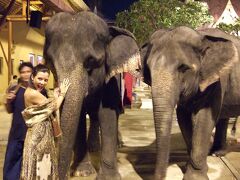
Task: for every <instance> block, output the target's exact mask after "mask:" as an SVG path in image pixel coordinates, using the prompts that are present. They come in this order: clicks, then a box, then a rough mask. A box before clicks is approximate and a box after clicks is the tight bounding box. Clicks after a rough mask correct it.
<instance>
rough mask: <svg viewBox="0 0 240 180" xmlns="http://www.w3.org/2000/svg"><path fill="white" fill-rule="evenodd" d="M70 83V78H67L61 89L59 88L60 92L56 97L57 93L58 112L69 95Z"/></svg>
mask: <svg viewBox="0 0 240 180" xmlns="http://www.w3.org/2000/svg"><path fill="white" fill-rule="evenodd" d="M70 84H71V83H70V82H69V79H68V78H65V79H63V82H62V83H61V84H60V87H59V90H58V93H57V94H58V95H56V92H55V95H54V96H55V97H56V96H58V97H57V109H56V110H58V109H59V108H60V106H61V104H62V102H63V100H64V97H65V94H66V93H67V90H68V88H69V86H70Z"/></svg>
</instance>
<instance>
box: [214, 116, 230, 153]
mask: <svg viewBox="0 0 240 180" xmlns="http://www.w3.org/2000/svg"><path fill="white" fill-rule="evenodd" d="M228 122H229V118H225V119H219V121H218V123H217V125H216V130H215V135H214V141H213V146H212V148H211V151H210V153H211V154H213V153H214V154H216V155H217V156H224V155H225V154H226V153H227V151H226V148H227V128H228Z"/></svg>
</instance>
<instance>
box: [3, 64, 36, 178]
mask: <svg viewBox="0 0 240 180" xmlns="http://www.w3.org/2000/svg"><path fill="white" fill-rule="evenodd" d="M32 69H33V66H32V64H31V63H30V62H23V63H22V64H21V65H20V66H19V68H18V71H19V74H20V77H19V80H20V81H19V84H17V85H15V86H14V87H10V88H8V90H7V92H6V102H5V107H6V110H7V112H8V113H13V119H12V125H11V128H10V132H9V137H8V145H7V150H6V154H5V161H4V166H3V180H17V179H20V172H21V164H22V154H23V145H24V139H25V135H26V132H27V127H26V124H25V122H24V120H23V117H22V114H21V112H22V111H23V110H24V109H25V105H24V92H25V89H26V87H27V86H28V81H29V78H30V75H31V73H32Z"/></svg>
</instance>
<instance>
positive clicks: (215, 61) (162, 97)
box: [141, 26, 240, 180]
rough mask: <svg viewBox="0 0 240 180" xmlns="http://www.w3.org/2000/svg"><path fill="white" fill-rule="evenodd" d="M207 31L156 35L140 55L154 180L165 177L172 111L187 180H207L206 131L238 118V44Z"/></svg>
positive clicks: (208, 136)
mask: <svg viewBox="0 0 240 180" xmlns="http://www.w3.org/2000/svg"><path fill="white" fill-rule="evenodd" d="M212 31H213V32H212ZM212 31H210V30H209V31H207V30H205V31H201V32H197V31H194V30H192V29H190V28H188V27H183V26H182V27H178V28H175V29H172V30H159V31H156V32H155V33H154V34H153V35H152V36H151V38H150V40H149V42H148V43H146V44H145V45H144V46H143V47H142V49H141V56H142V63H143V67H144V69H143V73H144V79H145V82H148V83H149V84H150V85H151V86H152V98H153V113H154V121H155V128H156V146H157V160H156V168H155V179H164V178H165V176H166V169H167V165H168V161H169V146H170V143H169V141H170V134H171V126H172V121H173V119H172V116H173V111H174V108H175V107H176V106H177V118H178V122H179V126H180V128H181V131H182V134H183V137H184V139H185V141H186V144H187V147H188V150H189V152H190V159H189V162H188V163H187V168H186V172H185V175H184V179H189V180H194V179H195V180H200V179H208V177H207V170H208V166H207V155H208V153H209V149H210V139H211V134H212V130H213V129H214V127H215V125H216V123H217V121H218V119H219V120H221V119H224V118H228V117H231V116H233V117H234V116H236V114H239V109H240V108H239V105H240V91H239V89H240V83H239V82H240V79H239V78H240V63H239V53H238V51H239V50H240V47H239V41H238V40H236V38H232V37H231V36H230V35H227V34H225V33H223V32H221V33H220V31H219V30H212ZM216 31H217V32H218V33H219V34H218V33H216ZM233 40H234V41H233Z"/></svg>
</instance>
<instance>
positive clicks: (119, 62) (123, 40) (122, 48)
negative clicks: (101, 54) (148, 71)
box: [105, 27, 141, 82]
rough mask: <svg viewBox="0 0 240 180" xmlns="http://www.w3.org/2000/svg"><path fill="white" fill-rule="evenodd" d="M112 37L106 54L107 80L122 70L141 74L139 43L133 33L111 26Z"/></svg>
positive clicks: (137, 74) (136, 74)
mask: <svg viewBox="0 0 240 180" xmlns="http://www.w3.org/2000/svg"><path fill="white" fill-rule="evenodd" d="M109 30H110V33H111V35H112V39H111V40H110V42H109V44H108V46H107V50H106V54H107V60H106V71H107V76H106V79H105V80H106V82H107V81H108V80H109V79H111V77H113V76H115V75H116V74H119V73H122V72H129V73H131V74H132V75H134V76H139V74H140V73H139V72H137V70H139V68H140V64H141V62H140V61H141V60H140V53H139V48H138V46H137V43H136V41H135V38H134V36H133V35H132V33H130V32H129V31H127V30H125V29H121V28H116V27H110V29H109Z"/></svg>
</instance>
